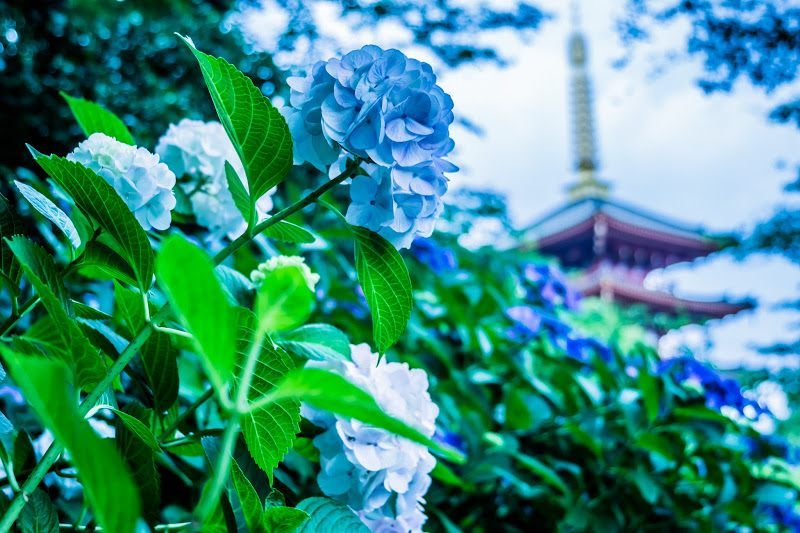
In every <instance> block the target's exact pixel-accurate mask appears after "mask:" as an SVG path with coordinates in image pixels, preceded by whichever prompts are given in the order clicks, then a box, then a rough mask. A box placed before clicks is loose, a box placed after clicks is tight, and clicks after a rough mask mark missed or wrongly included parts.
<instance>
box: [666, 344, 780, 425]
mask: <svg viewBox="0 0 800 533" xmlns="http://www.w3.org/2000/svg"><path fill="white" fill-rule="evenodd" d="M658 372H659V374H664V373H668V374H670V375H671V376H672V377H673V378H674V379H675V380H676V381H679V382H682V383H683V382H690V383H694V384H696V385H698V386H699V387H700V388H702V390H703V392H704V394H705V401H706V405H707V406H708V407H710V408H712V409H720V408H722V407H731V408H733V409H735V410H736V411H738V412H739V413H741V414H742V415H743V416H745V417H747V418H751V419H752V418H757V417H758V415H760V414H762V413H764V412H765V410H764V408H763V407H761V406H760V405H759V404H758V402H756V401H754V400H751V399H749V398H746V397H745V396H744V395H743V394H742V389H741V387H739V384H738V383H737V382H736V380H734V379H730V378H724V377H722V376H720V375H719V374H718V373H717V372H716V371H715V370H714V369H713V368H711V367H709V366H707V365H705V364H703V363H701V362H700V361H698V360H697V359H695V358H694V357H691V356H683V357H674V358H672V359H667V360H666V361H662V362H661V364H660V365H659V368H658Z"/></svg>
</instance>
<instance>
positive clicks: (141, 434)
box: [100, 405, 161, 452]
mask: <svg viewBox="0 0 800 533" xmlns="http://www.w3.org/2000/svg"><path fill="white" fill-rule="evenodd" d="M100 407H101V408H102V409H108V410H109V411H112V412H113V413H114V414H115V415H117V417H118V418H119V421H120V423H121V424H122V425H123V426H125V428H126V429H127V430H128V431H130V432H131V433H133V434H134V435H135V436H136V438H138V439H139V440H140V441H141V442H142V443H143V444H145V445H146V446H147V447H149V448H150V449H151V450H153V451H155V452H158V451H160V450H161V448H160V447H159V445H158V441H157V440H156V437H155V435H153V432H152V431H150V428H149V427H147V426H145V425H144V423H143V422H142V421H141V420H139V419H138V418H136V417H135V416H133V415H130V414H128V413H126V412H125V411H120V410H119V409H116V408H114V407H111V406H110V405H103V406H100ZM118 426H119V424H118Z"/></svg>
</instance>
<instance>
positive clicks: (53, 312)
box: [8, 236, 106, 389]
mask: <svg viewBox="0 0 800 533" xmlns="http://www.w3.org/2000/svg"><path fill="white" fill-rule="evenodd" d="M8 246H9V247H10V249H11V251H12V252H13V253H14V255H15V256H16V258H17V260H18V261H19V263H20V265H21V267H22V269H23V271H24V272H25V276H26V277H27V279H28V281H30V283H31V285H33V288H34V289H35V290H36V294H38V295H39V299H40V300H41V302H42V305H43V306H44V308H45V309H47V313H48V314H49V315H50V318H51V319H52V321H53V324H54V325H55V326H56V328H57V332H58V335H59V336H60V338H61V341H62V343H63V346H64V347H68V349H67V351H63V352H61V351H60V352H59V355H60V356H62V359H63V361H64V362H65V363H66V364H67V365H68V366H69V367H70V368H71V369H72V370H73V372H74V373H75V376H76V377H77V382H78V385H79V386H80V387H81V388H84V389H88V388H90V387H92V386H94V385H96V384H97V383H99V382H100V381H101V380H102V379H103V378H104V377H105V374H106V365H105V361H104V360H103V357H102V356H101V354H100V351H99V350H98V349H97V348H95V347H94V346H92V344H91V343H90V342H89V339H87V338H86V335H84V333H83V332H82V331H81V329H80V328H79V327H78V324H77V323H76V322H75V320H73V319H72V318H71V317H70V315H69V313H68V309H69V308H70V302H69V298H68V297H67V294H66V289H65V288H64V282H63V280H62V278H61V274H60V273H59V272H58V269H57V268H56V264H55V262H54V261H53V258H52V257H51V256H50V254H48V253H47V252H46V251H45V249H44V248H42V247H41V246H39V245H38V244H35V243H33V242H32V241H30V240H29V239H27V238H25V237H21V236H16V237H14V238H12V239H11V240H9V241H8Z"/></svg>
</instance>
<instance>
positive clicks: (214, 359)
mask: <svg viewBox="0 0 800 533" xmlns="http://www.w3.org/2000/svg"><path fill="white" fill-rule="evenodd" d="M156 270H157V272H158V281H159V283H160V284H161V286H162V288H163V289H164V291H165V292H166V294H167V297H168V298H169V301H170V303H172V305H173V306H174V308H175V310H176V311H177V314H178V318H179V319H180V321H181V323H182V324H183V325H184V327H185V328H186V329H187V330H188V331H189V333H191V334H192V336H193V337H194V345H195V348H196V349H197V352H198V354H199V355H200V356H201V360H202V361H203V364H204V366H205V369H206V372H207V373H208V376H209V378H210V379H211V380H212V382H213V383H214V385H215V386H216V387H217V388H218V389H219V388H222V386H223V384H224V383H226V382H227V381H228V380H229V379H230V378H231V377H232V375H233V367H234V362H235V357H234V355H235V349H236V337H235V336H236V329H235V322H234V320H235V314H234V310H233V308H232V307H231V305H230V304H229V303H228V297H227V296H226V295H225V291H224V290H223V289H222V285H221V284H220V282H219V279H217V276H216V275H215V274H214V263H213V261H212V260H211V258H210V257H209V256H208V254H206V253H205V252H204V251H203V250H201V249H200V248H198V247H197V246H195V245H193V244H191V243H190V242H189V241H187V240H186V239H184V238H183V237H180V236H178V235H173V236H171V237H169V238H168V239H167V240H166V241H164V243H163V244H162V246H161V251H160V252H159V254H158V260H157V265H156Z"/></svg>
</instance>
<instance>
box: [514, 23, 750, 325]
mask: <svg viewBox="0 0 800 533" xmlns="http://www.w3.org/2000/svg"><path fill="white" fill-rule="evenodd" d="M577 18H578V17H577V11H575V12H574V13H573V28H574V29H573V32H572V34H571V35H570V37H569V42H568V46H569V62H570V76H571V80H570V85H571V90H572V95H571V97H572V102H571V103H572V134H573V143H572V145H573V155H574V162H573V165H574V170H575V173H576V177H577V179H576V181H575V182H574V183H572V184H571V185H569V186H568V187H567V193H568V201H567V202H566V203H565V204H564V205H562V206H560V207H557V208H556V209H554V210H552V211H551V212H549V213H547V214H545V215H544V216H542V217H541V218H539V219H538V220H537V221H536V222H535V223H533V224H532V225H531V226H529V227H528V228H526V229H525V230H523V232H522V243H523V245H522V246H523V248H526V249H536V250H538V251H539V252H541V253H543V254H546V255H551V256H555V257H557V258H558V259H559V260H560V262H561V265H562V267H563V268H565V269H566V270H572V271H575V272H576V273H577V275H576V278H575V285H576V288H577V289H578V290H580V291H581V292H582V293H583V294H584V295H585V296H600V297H602V298H604V299H608V300H613V301H617V302H620V303H622V304H641V305H643V306H645V308H646V309H647V310H648V311H651V312H654V313H666V314H668V315H674V316H681V317H683V318H684V319H686V320H687V321H691V322H703V321H705V320H708V319H712V318H722V317H724V316H726V315H730V314H733V313H737V312H739V311H742V310H744V309H748V308H750V307H752V304H751V303H750V302H729V301H724V300H716V301H700V300H693V299H686V298H680V297H678V296H676V295H674V294H672V293H671V292H668V291H661V290H652V289H648V288H646V287H645V285H644V279H645V276H647V274H648V273H649V272H651V271H652V270H655V269H658V268H663V267H666V266H669V265H672V264H674V263H679V262H683V261H693V260H695V259H697V258H700V257H704V256H707V255H708V254H710V253H712V252H715V251H717V250H719V249H721V248H722V247H724V246H725V245H727V244H729V243H730V241H731V239H730V238H729V237H726V236H719V235H717V236H715V235H710V234H708V233H707V232H706V231H704V230H703V229H702V228H700V227H693V226H690V225H687V224H683V223H680V222H676V221H674V220H670V219H669V218H666V217H664V216H661V215H657V214H654V213H651V212H649V211H647V210H644V209H641V208H639V207H637V206H633V205H630V204H626V203H623V202H620V201H618V200H616V199H614V198H612V197H610V189H611V187H610V184H609V183H608V182H606V181H603V180H601V179H600V178H599V177H598V175H597V173H598V169H599V165H598V158H597V142H596V137H595V132H594V116H593V107H592V106H593V102H592V86H591V79H590V77H589V71H588V67H587V63H588V57H587V46H586V39H585V37H584V35H583V33H582V32H581V31H580V30H579V21H578V20H577Z"/></svg>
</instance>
